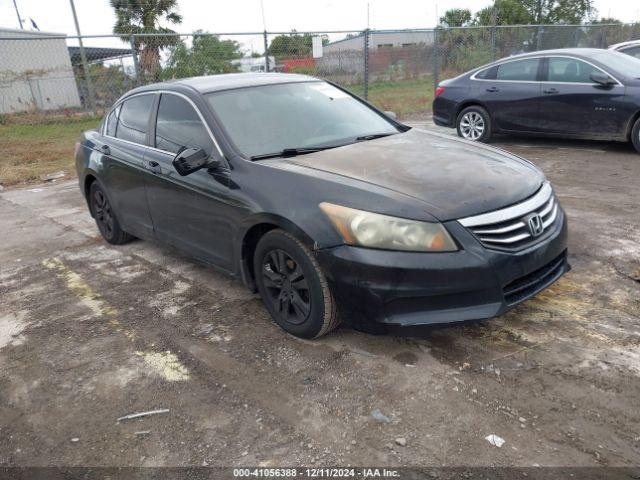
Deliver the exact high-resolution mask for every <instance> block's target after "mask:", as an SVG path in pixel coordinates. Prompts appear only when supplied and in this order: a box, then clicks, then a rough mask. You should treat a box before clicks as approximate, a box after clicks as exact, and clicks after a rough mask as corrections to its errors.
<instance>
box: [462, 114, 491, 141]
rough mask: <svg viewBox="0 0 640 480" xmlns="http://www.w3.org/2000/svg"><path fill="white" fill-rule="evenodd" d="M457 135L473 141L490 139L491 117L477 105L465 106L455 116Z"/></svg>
mask: <svg viewBox="0 0 640 480" xmlns="http://www.w3.org/2000/svg"><path fill="white" fill-rule="evenodd" d="M456 130H457V131H458V136H459V137H462V138H465V139H467V140H472V141H474V142H483V143H485V142H488V141H489V140H490V139H491V117H490V116H489V113H488V112H487V111H486V110H485V109H484V108H482V107H480V106H478V105H472V106H470V107H467V108H465V109H464V110H462V111H461V112H460V113H459V114H458V118H456Z"/></svg>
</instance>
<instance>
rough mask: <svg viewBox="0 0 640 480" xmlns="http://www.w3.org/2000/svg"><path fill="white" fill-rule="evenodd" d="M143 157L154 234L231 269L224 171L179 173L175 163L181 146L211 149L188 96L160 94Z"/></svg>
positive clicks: (231, 212)
mask: <svg viewBox="0 0 640 480" xmlns="http://www.w3.org/2000/svg"><path fill="white" fill-rule="evenodd" d="M151 142H152V145H154V146H155V147H154V148H150V149H149V151H148V152H147V155H146V156H145V164H146V165H145V166H146V167H147V169H148V170H150V171H152V172H154V173H152V174H151V175H149V176H148V177H147V182H146V184H147V192H148V201H149V209H150V211H151V217H152V219H153V224H154V227H155V232H156V237H157V238H158V239H160V240H162V241H164V242H167V243H169V244H171V245H174V246H176V247H178V248H180V249H181V250H184V251H186V252H188V253H189V254H191V255H193V256H194V257H196V258H199V259H201V260H204V261H206V262H208V263H212V264H214V265H217V266H218V267H220V268H222V269H224V270H228V271H232V270H233V266H234V259H233V248H232V238H233V225H234V221H233V217H234V212H235V207H234V206H233V199H232V196H231V195H230V189H229V188H228V186H227V183H228V182H226V174H225V173H224V172H220V171H219V172H209V171H208V170H207V169H202V170H199V171H197V172H195V173H192V174H191V175H188V176H186V177H182V176H180V175H178V173H177V172H176V170H175V168H174V167H173V165H172V163H171V162H172V160H173V158H174V157H175V155H176V154H177V153H178V152H179V151H180V150H182V149H183V148H202V149H204V150H205V151H206V152H207V153H208V154H212V152H213V149H214V148H215V147H214V144H213V141H212V138H211V135H210V134H209V131H208V130H207V128H206V127H205V125H204V123H203V121H202V119H201V117H200V116H199V115H198V113H197V111H196V110H195V108H194V106H193V105H192V104H191V103H190V102H189V101H188V100H187V99H185V98H184V97H182V96H179V95H176V94H174V93H162V95H161V97H160V102H159V105H158V112H157V121H156V124H155V133H154V136H153V138H152V140H151Z"/></svg>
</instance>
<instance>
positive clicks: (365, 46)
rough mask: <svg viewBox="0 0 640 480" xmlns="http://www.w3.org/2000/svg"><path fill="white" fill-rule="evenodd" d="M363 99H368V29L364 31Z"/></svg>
mask: <svg viewBox="0 0 640 480" xmlns="http://www.w3.org/2000/svg"><path fill="white" fill-rule="evenodd" d="M364 98H365V100H368V99H369V29H368V28H367V29H365V31H364Z"/></svg>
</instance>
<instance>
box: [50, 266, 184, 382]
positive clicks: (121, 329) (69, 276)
mask: <svg viewBox="0 0 640 480" xmlns="http://www.w3.org/2000/svg"><path fill="white" fill-rule="evenodd" d="M42 265H43V266H44V267H45V268H47V269H49V270H51V271H53V272H55V273H56V275H58V277H60V278H62V279H63V280H64V281H65V282H66V284H67V288H68V289H69V290H71V292H72V293H73V294H74V295H75V296H76V297H77V298H78V299H79V300H80V302H81V303H82V304H83V305H85V306H86V307H87V308H89V309H90V310H91V311H92V312H93V314H94V315H95V316H97V317H103V318H106V319H107V321H108V324H109V325H110V326H111V327H112V328H113V329H114V330H115V331H116V332H118V333H121V334H123V335H124V336H125V337H126V338H127V339H128V340H129V341H130V342H136V341H137V340H138V336H137V335H136V332H135V331H134V330H132V329H130V328H127V327H125V326H124V325H123V324H122V322H121V321H120V318H119V316H120V314H119V312H118V310H117V309H115V308H113V307H112V306H110V305H109V304H108V303H107V302H106V300H104V298H102V296H101V295H100V294H99V293H97V292H96V291H94V290H93V289H92V288H91V286H89V285H88V284H87V283H86V282H85V281H84V280H83V279H82V277H81V276H80V275H79V274H78V273H76V272H74V271H73V270H71V269H70V268H69V267H67V266H66V265H65V264H64V262H62V260H60V259H59V258H50V259H46V260H44V261H43V262H42ZM136 355H138V356H139V357H141V358H142V359H143V360H144V362H145V363H146V364H147V365H148V366H149V367H151V368H152V369H153V370H154V371H155V372H156V373H157V374H159V375H160V376H162V377H163V378H164V379H165V380H167V381H170V382H175V381H184V380H188V379H189V378H190V377H189V370H188V369H187V367H186V366H184V365H183V364H182V363H181V362H180V359H179V358H178V357H177V356H176V355H175V354H173V353H171V352H156V351H153V349H147V348H144V349H143V350H141V351H136Z"/></svg>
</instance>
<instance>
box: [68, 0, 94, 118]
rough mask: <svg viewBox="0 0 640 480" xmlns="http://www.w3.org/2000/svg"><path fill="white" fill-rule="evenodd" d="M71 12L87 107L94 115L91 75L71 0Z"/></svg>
mask: <svg viewBox="0 0 640 480" xmlns="http://www.w3.org/2000/svg"><path fill="white" fill-rule="evenodd" d="M71 12H72V13H73V21H74V23H75V25H76V32H77V34H78V45H79V46H80V59H81V60H82V70H83V71H84V81H85V84H86V86H87V96H88V97H89V98H88V100H89V107H90V109H91V110H92V111H93V113H94V114H95V113H96V112H95V109H96V102H95V97H94V96H93V85H92V83H91V75H90V74H89V64H88V63H87V54H86V52H85V51H84V45H83V44H82V36H81V35H80V24H79V23H78V16H77V15H76V6H75V5H74V3H73V0H71Z"/></svg>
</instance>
